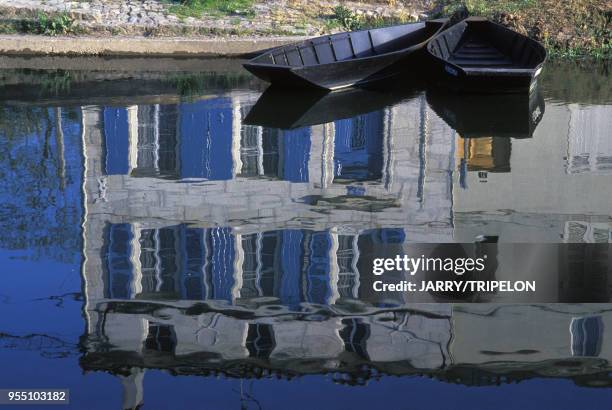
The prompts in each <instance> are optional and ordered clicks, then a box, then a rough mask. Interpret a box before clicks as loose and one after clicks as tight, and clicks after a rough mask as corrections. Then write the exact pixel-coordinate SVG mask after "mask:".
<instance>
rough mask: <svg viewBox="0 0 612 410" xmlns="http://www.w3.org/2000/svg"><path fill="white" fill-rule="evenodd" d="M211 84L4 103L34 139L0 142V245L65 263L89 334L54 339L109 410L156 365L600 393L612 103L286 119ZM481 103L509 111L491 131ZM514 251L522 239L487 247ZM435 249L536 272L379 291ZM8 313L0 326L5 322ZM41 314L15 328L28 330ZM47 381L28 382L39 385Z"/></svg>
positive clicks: (411, 101)
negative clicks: (398, 266)
mask: <svg viewBox="0 0 612 410" xmlns="http://www.w3.org/2000/svg"><path fill="white" fill-rule="evenodd" d="M198 64H200V62H198ZM97 75H100V74H97ZM543 75H545V74H543ZM236 81H237V80H236ZM145 82H146V81H145ZM183 83H184V82H183ZM211 83H213V82H212V80H211ZM221 83H223V82H222V81H220V80H219V79H218V78H216V79H215V82H214V84H216V85H215V87H216V88H214V89H213V88H212V86H211V88H210V90H205V91H204V92H201V93H199V94H197V95H193V96H191V97H190V98H179V97H178V96H177V95H170V96H168V95H165V94H164V93H161V92H159V93H153V92H151V89H153V90H155V89H157V88H155V87H154V86H152V85H149V86H147V87H144V85H143V84H141V85H143V86H142V87H140V89H141V90H142V91H141V93H142V95H141V94H138V95H135V96H129V95H128V96H121V94H118V95H109V94H108V93H109V92H111V91H112V90H113V89H114V88H113V84H114V83H113V81H110V82H105V83H104V86H103V87H102V86H99V84H98V88H96V87H95V86H93V85H92V86H91V87H90V89H91V90H95V91H96V98H95V100H91V99H89V98H88V97H87V96H83V95H70V96H68V97H67V98H64V99H63V98H59V97H57V98H51V99H40V100H37V101H39V102H38V103H37V104H38V105H37V106H33V105H28V104H23V103H22V101H20V102H21V104H10V103H9V102H7V103H6V105H5V107H3V108H4V111H1V112H0V115H4V114H6V113H9V114H11V115H6V116H4V117H2V118H0V124H9V125H10V122H9V121H10V120H11V119H15V118H19V121H20V124H22V125H23V124H27V125H28V126H27V127H26V126H24V127H19V126H8V125H7V126H5V127H4V128H3V131H2V132H3V133H6V135H7V138H4V139H2V140H0V148H1V149H2V152H3V153H4V155H3V156H2V158H5V160H4V161H2V160H0V166H1V167H2V170H3V171H4V173H3V175H5V183H4V184H3V186H2V187H3V189H4V190H3V191H2V200H3V202H4V205H5V209H7V210H8V211H5V212H4V213H3V218H2V220H1V222H2V223H3V224H4V225H3V228H4V232H7V235H5V236H4V237H3V238H1V242H0V244H2V247H3V248H5V249H12V250H14V249H27V250H28V251H31V254H32V255H38V256H36V257H38V258H39V259H36V257H35V256H32V261H28V263H40V264H41V266H42V264H45V263H46V262H47V259H45V258H48V259H51V260H61V261H63V262H64V263H66V264H69V265H70V269H67V268H65V266H62V269H63V270H62V273H61V274H58V275H57V276H58V277H61V278H64V277H65V275H66V274H65V272H72V271H78V270H79V269H80V274H81V276H80V280H81V281H82V287H81V286H79V287H78V289H77V290H80V291H82V293H78V292H77V293H78V295H77V296H75V299H76V300H77V301H78V302H79V306H78V311H76V312H71V313H74V316H75V317H80V316H79V313H82V314H83V317H84V319H85V332H84V334H82V336H81V338H80V340H79V341H78V342H77V341H76V339H77V338H78V337H77V338H74V339H75V340H73V339H70V341H71V343H72V344H70V343H67V345H70V346H75V347H74V350H75V355H78V357H79V363H80V366H81V368H82V369H84V370H85V371H86V372H88V373H89V372H92V371H104V372H108V373H110V374H113V375H116V376H118V377H119V378H120V379H121V381H122V383H123V406H124V407H125V408H134V407H138V406H139V405H141V404H142V403H144V402H147V403H154V402H155V401H154V400H156V399H157V400H159V399H160V397H159V395H160V394H164V395H165V394H167V392H166V391H165V390H163V389H160V392H161V391H162V390H163V393H160V392H158V391H156V389H154V388H150V387H147V391H146V392H145V383H144V382H145V378H144V375H145V374H146V373H147V372H148V373H149V374H151V373H155V371H154V369H162V370H165V371H167V372H169V373H170V374H172V375H199V376H206V375H220V374H221V375H226V376H228V377H232V378H233V377H236V378H244V379H249V378H272V376H274V377H280V378H285V379H293V378H296V377H302V376H311V375H329V376H330V377H331V378H332V379H333V381H336V382H339V383H347V384H351V385H364V384H367V383H368V382H369V381H371V380H382V381H384V380H388V378H387V377H386V376H388V375H397V376H411V375H415V376H416V375H419V376H423V375H424V376H431V377H433V378H435V379H438V380H441V381H444V382H448V383H461V384H464V385H470V386H472V385H498V384H504V385H505V384H506V383H510V382H515V381H521V380H525V379H531V378H562V379H568V380H571V381H573V383H575V384H576V385H579V386H589V387H608V386H610V384H611V380H610V374H611V373H610V371H611V369H610V361H611V360H612V350H611V349H612V344H611V343H609V342H608V340H607V339H608V338H609V337H610V336H609V331H608V329H609V328H610V327H611V326H612V308H611V307H610V304H609V303H608V302H609V299H610V292H609V289H610V283H612V276H611V274H610V265H611V264H610V263H609V258H610V255H611V254H612V251H610V246H609V228H610V220H611V219H610V218H611V217H612V209H611V208H610V202H609V198H610V196H612V192H611V191H610V189H611V188H610V187H612V184H610V170H609V167H608V165H607V164H608V163H609V161H608V157H609V156H610V153H612V150H611V149H610V148H609V145H606V143H607V139H606V138H604V137H605V136H604V135H603V134H602V133H600V132H599V130H600V129H610V128H612V126H611V127H609V128H606V124H607V122H609V119H610V118H612V116H610V115H609V114H610V105H607V104H594V105H589V106H580V105H577V104H568V105H562V104H550V105H549V106H547V108H546V112H545V113H544V106H543V103H542V100H541V98H540V97H537V98H535V99H533V100H529V101H527V102H526V101H522V100H521V101H519V102H508V100H507V99H508V98H510V97H507V96H504V97H499V99H495V98H494V97H490V96H489V97H487V98H490V99H488V100H487V103H486V104H484V105H479V103H477V102H476V101H472V102H469V103H465V102H464V103H463V104H462V103H461V102H460V101H458V100H452V99H451V98H450V97H443V98H442V97H440V98H439V97H438V96H437V95H435V94H433V93H432V92H433V91H430V90H423V89H418V88H411V89H408V90H407V91H405V92H404V93H402V92H398V93H382V94H381V93H377V91H375V90H365V91H363V90H359V91H357V90H346V91H343V92H342V93H334V94H329V95H325V96H321V95H318V94H317V95H313V96H310V95H308V103H307V104H301V106H299V107H298V104H296V105H294V106H291V107H287V106H286V105H287V103H286V101H287V100H286V99H283V98H284V97H283V96H281V97H280V98H277V96H276V95H273V94H272V91H273V90H272V91H269V92H268V91H267V92H266V93H264V95H263V96H261V94H260V92H259V91H257V87H254V86H251V85H249V84H244V83H241V82H240V81H237V82H236V83H235V84H233V86H232V87H230V89H227V87H226V88H225V89H223V88H222V87H221V89H219V87H217V86H218V84H221ZM123 84H124V83H121V87H120V88H123ZM166 85H167V84H166ZM73 89H74V90H78V91H77V92H76V93H77V94H79V93H82V92H83V89H82V88H79V87H73ZM109 90H110V91H109ZM14 91H15V90H14ZM35 91H36V90H30V91H28V89H26V88H24V87H20V88H19V89H18V90H17V91H15V93H16V94H15V95H13V94H11V95H12V97H11V98H14V99H19V98H20V97H19V96H20V95H21V96H22V97H23V95H27V96H29V97H28V98H34V96H35V95H34V94H32V95H30V94H28V92H31V93H34V92H35ZM134 92H136V91H134ZM5 95H8V94H5ZM311 97H312V98H311ZM548 98H550V97H548ZM34 99H35V98H34ZM270 101H271V102H270ZM547 101H548V100H547ZM509 105H512V106H513V107H516V111H513V110H510V109H507V108H504V107H507V106H509ZM489 106H498V107H502V108H499V110H500V111H502V110H504V109H507V110H508V112H507V113H506V117H505V118H506V120H503V119H500V117H499V116H496V112H495V111H490V110H489V108H490V107H489ZM270 107H272V108H270ZM474 115H478V116H481V117H483V118H484V119H486V121H485V120H484V119H483V121H477V122H472V121H471V120H470V117H471V116H474ZM37 119H38V120H40V119H42V120H40V121H38V122H35V121H36V120H37ZM30 122H31V123H32V124H31V123H30ZM568 123H569V124H571V126H570V127H567V124H568ZM500 124H501V125H500ZM563 124H564V125H563ZM30 125H35V126H30ZM7 130H8V131H7ZM10 133H12V134H10ZM9 134H10V135H9ZM13 134H15V135H13ZM508 137H511V138H508ZM24 141H26V142H24ZM41 158H43V159H44V160H41ZM9 159H10V160H9ZM21 164H28V166H27V167H22V166H21ZM43 176H44V177H43ZM41 192H42V193H44V195H41ZM584 198H589V200H588V201H585V200H584ZM23 204H28V205H29V206H23ZM57 209H61V212H60V211H58V210H57ZM62 218H63V219H62ZM60 219H61V223H60V222H58V221H59V220H60ZM79 222H80V223H79ZM15 227H17V228H18V229H14V228H15ZM41 238H42V239H41ZM43 239H44V240H43ZM452 242H462V243H464V244H463V245H456V244H452ZM512 242H535V243H536V244H533V245H530V246H528V247H522V248H519V247H518V246H519V245H517V247H516V248H512V245H508V246H509V247H504V246H503V245H504V244H506V245H507V243H512ZM559 242H567V243H568V244H567V245H568V246H567V247H565V248H557V247H555V246H556V244H558V243H559ZM583 242H595V243H598V245H597V246H594V247H590V248H588V250H585V249H587V248H586V247H585V246H584V244H583ZM441 243H442V244H445V243H451V244H449V245H444V246H441V245H438V244H441ZM542 243H553V244H555V246H553V247H546V246H544V245H542ZM443 248H444V249H443ZM560 249H562V250H561V251H560ZM417 251H418V253H416V252H417ZM449 252H451V253H455V254H456V255H460V256H462V257H463V256H474V255H481V254H483V253H486V254H487V255H489V257H490V262H489V265H488V266H489V267H488V269H487V270H486V272H484V273H483V277H482V278H481V279H484V280H491V279H498V280H504V279H521V280H536V281H537V283H538V290H537V292H534V294H533V295H531V296H529V295H525V296H524V297H523V296H521V297H519V299H510V298H509V297H508V296H506V295H504V294H501V293H494V292H479V293H478V292H476V293H474V294H469V295H456V294H452V293H448V292H423V293H421V294H418V295H411V294H409V293H408V292H375V291H374V290H373V284H374V282H375V281H376V280H378V279H380V277H378V276H375V275H373V273H372V266H373V259H374V258H381V257H394V256H395V255H402V254H406V253H414V254H416V255H421V254H423V255H436V254H441V253H449ZM28 255H29V254H28ZM40 255H42V256H40ZM517 255H520V257H519V258H517ZM81 258H82V259H81ZM11 263H14V264H19V263H23V261H21V260H20V259H18V258H14V259H11ZM16 266H17V265H16ZM28 266H29V267H28V268H27V269H32V268H31V265H28ZM36 266H38V265H36ZM49 266H50V268H49V269H52V268H53V265H51V264H49ZM517 266H519V267H520V268H521V269H516V268H517ZM523 268H524V269H523ZM46 269H47V265H45V267H44V268H41V269H39V271H40V272H45V273H46V272H47V271H46ZM16 271H17V269H16ZM432 275H433V276H432V277H430V279H436V278H438V279H439V278H440V277H439V276H436V275H437V273H436V272H434V273H432ZM4 276H6V277H8V276H9V275H4ZM4 276H3V277H4ZM51 277H52V275H46V276H45V278H46V280H51V279H49V278H51ZM416 277H417V278H419V275H416ZM404 279H406V277H405V275H404V274H403V273H401V274H400V273H397V272H391V273H389V274H386V275H385V280H388V281H390V282H394V281H400V280H404ZM0 280H5V279H1V278H0ZM14 280H17V279H14ZM62 280H63V279H62ZM11 283H12V282H11ZM62 286H63V282H62ZM57 287H58V288H61V289H64V288H62V287H61V286H59V285H58V286H57ZM9 288H10V287H9ZM23 292H32V293H31V294H30V293H28V294H27V295H28V297H29V296H31V298H30V299H28V302H27V303H41V302H31V300H38V299H36V298H40V296H41V295H39V294H36V293H35V291H34V290H30V289H29V287H27V286H26V287H25V289H24V290H23ZM49 292H51V291H49ZM0 296H2V295H0ZM512 297H514V298H516V297H517V296H516V295H513V296H512ZM530 298H531V299H530ZM57 299H58V297H57V296H55V297H54V299H53V300H54V301H55V300H57ZM60 299H61V298H60ZM585 300H589V301H594V302H601V303H599V304H579V303H581V302H584V301H585ZM2 301H4V299H2ZM81 301H82V306H80V302H81ZM474 301H476V302H483V303H480V304H475V303H474V304H469V303H466V302H474ZM534 301H538V302H540V301H551V302H575V303H574V304H571V305H565V304H561V303H539V304H538V303H532V302H534ZM9 302H10V301H9ZM9 302H7V303H4V302H3V303H0V310H1V311H0V313H2V312H5V310H3V309H8V312H9V313H8V314H3V317H7V318H9V319H11V318H12V317H13V316H12V313H11V312H12V311H11V308H12V306H14V305H11V304H10V303H9ZM436 302H443V303H436ZM509 302H512V303H509ZM24 303H26V302H24ZM20 306H21V305H20ZM7 307H8V308H7ZM69 309H70V304H69V303H68V302H66V308H65V309H62V310H59V309H57V310H50V312H52V313H53V314H55V313H57V315H58V317H62V315H64V316H69V314H68V312H70V311H69ZM41 311H43V309H39V308H38V307H37V309H36V315H32V317H26V316H27V314H28V312H27V311H25V310H24V312H22V313H21V314H22V315H23V318H22V317H21V316H19V315H16V316H19V320H20V322H21V323H28V324H30V323H39V322H37V321H36V320H39V321H40V318H39V316H37V315H43V314H44V313H45V312H43V313H42V314H41V313H40V312H41ZM41 317H43V316H41ZM67 322H68V321H67ZM49 323H51V321H49ZM53 323H55V322H53ZM47 325H49V324H48V323H45V324H44V326H47ZM78 325H79V326H78V329H77V333H78V334H79V335H80V334H81V332H82V327H81V326H82V323H81V322H79V323H78ZM31 326H32V329H31V330H30V329H28V330H27V332H24V330H23V327H20V325H16V324H14V323H13V322H12V321H11V322H10V325H8V327H7V328H6V329H5V328H2V329H0V331H1V332H2V335H0V342H2V343H3V344H2V347H3V348H4V347H6V346H12V347H7V348H12V349H15V348H16V347H14V346H17V342H14V340H22V339H19V337H22V338H23V340H26V336H27V334H36V335H38V334H41V333H43V331H41V330H40V329H38V328H36V329H34V326H35V325H33V324H32V325H31ZM41 326H43V325H41ZM49 326H50V325H49ZM50 333H53V332H50ZM13 334H15V335H17V336H16V337H15V338H13V339H10V338H9V339H7V336H6V335H9V336H10V335H13ZM23 334H26V336H21V335H23ZM53 334H55V333H53ZM70 337H72V336H69V337H66V338H67V339H68V338H70ZM7 340H9V343H7V342H6V341H7ZM53 343H55V342H53ZM53 343H50V344H49V346H50V347H49V348H53V347H54V346H56V345H57V344H53ZM47 347H48V346H42V347H41V348H40V349H41V350H44V349H46V348H47ZM43 353H45V352H43ZM41 360H47V359H41ZM38 366H42V365H41V364H40V363H38ZM79 370H80V369H79ZM44 375H45V374H44V373H41V375H40V376H39V375H35V376H36V377H41V380H42V381H41V383H40V385H49V384H50V383H51V382H49V380H48V379H47V380H43V379H42V378H43V377H44ZM151 379H153V377H151V378H149V379H148V380H151ZM185 379H188V378H185ZM185 379H182V380H185ZM304 379H307V377H304ZM79 380H80V379H79ZM166 381H167V379H166ZM222 382H223V381H218V383H222ZM82 384H83V385H85V384H87V383H85V382H83V383H82ZM445 385H446V384H445ZM275 386H276V385H275ZM285 386H286V385H285ZM441 386H442V385H439V384H438V385H436V387H435V388H436V389H440V390H441V389H442V387H441ZM564 386H566V384H564ZM319 387H320V386H319ZM300 388H303V389H307V390H308V394H313V395H317V394H318V392H319V390H317V386H316V385H314V384H312V385H311V384H303V385H300ZM592 390H594V389H592ZM592 390H591V391H592ZM353 391H354V390H353ZM369 391H370V390H368V392H369ZM262 394H265V393H262ZM156 395H157V396H156ZM148 397H149V398H150V397H153V399H149V401H147V398H148ZM75 400H76V399H75ZM427 400H431V397H428V398H427Z"/></svg>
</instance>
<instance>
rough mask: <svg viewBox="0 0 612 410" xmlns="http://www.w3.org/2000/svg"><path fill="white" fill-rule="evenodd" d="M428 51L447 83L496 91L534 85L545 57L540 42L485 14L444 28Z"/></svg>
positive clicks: (433, 40) (432, 41)
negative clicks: (484, 16) (504, 25)
mask: <svg viewBox="0 0 612 410" xmlns="http://www.w3.org/2000/svg"><path fill="white" fill-rule="evenodd" d="M427 52H428V53H429V55H430V56H431V58H432V60H433V64H434V65H435V67H436V70H434V71H435V72H437V73H438V74H440V76H441V78H442V79H444V80H446V81H445V82H446V83H447V84H448V85H451V86H453V87H458V88H464V87H465V88H475V89H481V90H487V89H490V90H493V91H497V90H503V89H507V90H512V89H525V88H529V87H531V86H532V84H533V83H534V80H535V79H536V78H537V76H538V75H539V74H540V72H541V70H542V65H543V64H544V61H545V60H546V50H545V49H544V47H543V46H542V45H541V44H540V43H538V42H537V41H535V40H532V39H530V38H528V37H526V36H524V35H522V34H519V33H517V32H515V31H512V30H510V29H507V28H505V27H503V26H501V25H499V24H496V23H493V22H491V21H489V20H487V19H485V18H482V17H470V18H467V19H465V20H463V21H461V22H459V23H457V24H456V25H454V26H452V27H450V28H448V29H446V30H444V31H443V32H442V33H440V34H438V35H437V36H435V37H434V38H433V39H432V40H431V41H430V42H429V44H428V45H427Z"/></svg>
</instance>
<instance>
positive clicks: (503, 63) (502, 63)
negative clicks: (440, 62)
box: [449, 58, 512, 67]
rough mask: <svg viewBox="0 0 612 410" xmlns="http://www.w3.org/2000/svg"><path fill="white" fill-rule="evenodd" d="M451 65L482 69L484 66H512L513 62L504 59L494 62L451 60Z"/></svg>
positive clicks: (494, 60)
mask: <svg viewBox="0 0 612 410" xmlns="http://www.w3.org/2000/svg"><path fill="white" fill-rule="evenodd" d="M449 61H450V62H451V63H453V64H456V65H458V66H474V67H478V66H480V67H482V66H511V65H512V61H511V60H508V59H506V60H502V59H493V60H471V59H459V58H451V59H450V60H449Z"/></svg>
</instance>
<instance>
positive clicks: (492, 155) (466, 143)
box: [457, 137, 512, 172]
mask: <svg viewBox="0 0 612 410" xmlns="http://www.w3.org/2000/svg"><path fill="white" fill-rule="evenodd" d="M511 151H512V141H511V140H510V138H502V137H484V138H461V139H460V140H459V142H458V144H457V159H459V161H460V163H461V164H463V165H464V166H463V167H461V169H464V170H466V171H488V172H510V156H511Z"/></svg>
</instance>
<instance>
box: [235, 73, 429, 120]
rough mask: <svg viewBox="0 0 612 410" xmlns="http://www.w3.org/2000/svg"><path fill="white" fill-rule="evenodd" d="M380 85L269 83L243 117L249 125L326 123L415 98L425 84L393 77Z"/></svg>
mask: <svg viewBox="0 0 612 410" xmlns="http://www.w3.org/2000/svg"><path fill="white" fill-rule="evenodd" d="M379 84H384V86H380V87H367V88H362V87H350V88H343V89H341V90H337V91H332V92H328V91H326V90H321V89H317V88H314V89H305V90H301V91H300V92H299V93H297V94H296V93H295V92H292V91H293V90H288V89H286V88H282V87H276V86H271V87H269V88H268V89H267V90H266V91H265V92H264V93H263V94H262V95H261V96H260V97H259V99H258V100H257V102H256V103H255V105H254V106H253V107H252V108H251V109H250V111H249V112H248V114H247V116H246V117H245V119H244V123H245V124H247V125H259V126H262V127H270V128H281V129H295V128H301V127H306V126H312V125H317V124H325V123H329V122H333V121H337V120H341V119H345V118H352V117H355V116H357V115H361V114H366V113H369V112H372V111H378V110H381V109H383V108H385V107H387V106H390V105H394V104H397V103H398V102H400V101H402V100H404V99H407V98H412V97H414V96H415V95H417V94H418V93H419V92H422V90H423V89H424V85H423V84H422V83H420V82H418V83H416V82H413V81H410V82H407V81H401V80H398V81H393V83H392V84H391V83H386V82H383V83H379Z"/></svg>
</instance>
